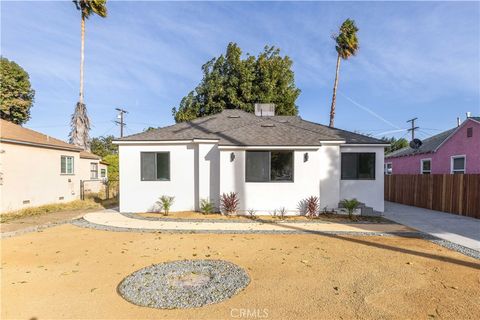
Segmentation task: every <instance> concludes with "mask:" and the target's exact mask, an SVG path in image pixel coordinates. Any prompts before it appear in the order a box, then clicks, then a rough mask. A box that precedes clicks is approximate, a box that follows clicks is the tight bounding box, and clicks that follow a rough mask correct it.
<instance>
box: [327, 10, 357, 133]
mask: <svg viewBox="0 0 480 320" xmlns="http://www.w3.org/2000/svg"><path fill="white" fill-rule="evenodd" d="M357 32H358V28H357V26H356V25H355V21H354V20H351V19H347V20H345V21H344V22H343V23H342V25H341V26H340V33H338V34H337V35H335V36H334V40H335V44H336V45H335V49H336V50H337V54H338V55H337V68H336V71H335V82H334V84H333V96H332V105H331V107H330V124H329V126H330V127H334V122H335V103H336V100H337V88H338V75H339V72H340V60H341V59H343V60H347V59H348V58H350V57H351V56H354V55H355V54H356V53H357V50H358V38H357Z"/></svg>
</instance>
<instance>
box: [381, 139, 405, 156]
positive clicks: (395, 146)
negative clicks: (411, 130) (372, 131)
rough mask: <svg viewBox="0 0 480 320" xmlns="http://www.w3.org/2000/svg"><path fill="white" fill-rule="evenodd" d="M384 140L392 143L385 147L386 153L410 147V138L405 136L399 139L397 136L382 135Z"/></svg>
mask: <svg viewBox="0 0 480 320" xmlns="http://www.w3.org/2000/svg"><path fill="white" fill-rule="evenodd" d="M382 140H383V141H385V142H387V143H390V146H389V147H387V148H385V154H388V153H390V152H393V151H396V150H399V149H402V148H405V147H408V140H407V139H405V138H400V139H397V138H395V137H391V138H388V137H382Z"/></svg>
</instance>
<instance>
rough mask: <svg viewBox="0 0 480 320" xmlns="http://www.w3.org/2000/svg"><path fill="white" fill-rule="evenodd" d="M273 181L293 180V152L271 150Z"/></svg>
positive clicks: (271, 175)
mask: <svg viewBox="0 0 480 320" xmlns="http://www.w3.org/2000/svg"><path fill="white" fill-rule="evenodd" d="M270 156H271V160H270V166H271V172H270V177H271V180H272V181H293V152H291V151H272V152H270Z"/></svg>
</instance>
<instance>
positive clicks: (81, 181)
mask: <svg viewBox="0 0 480 320" xmlns="http://www.w3.org/2000/svg"><path fill="white" fill-rule="evenodd" d="M83 191H84V190H83V180H80V200H85V197H84V195H83Z"/></svg>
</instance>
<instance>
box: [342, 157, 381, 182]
mask: <svg viewBox="0 0 480 320" xmlns="http://www.w3.org/2000/svg"><path fill="white" fill-rule="evenodd" d="M341 167H342V168H341V171H342V180H374V179H375V153H353V152H348V153H346V152H345V153H342V164H341Z"/></svg>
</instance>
